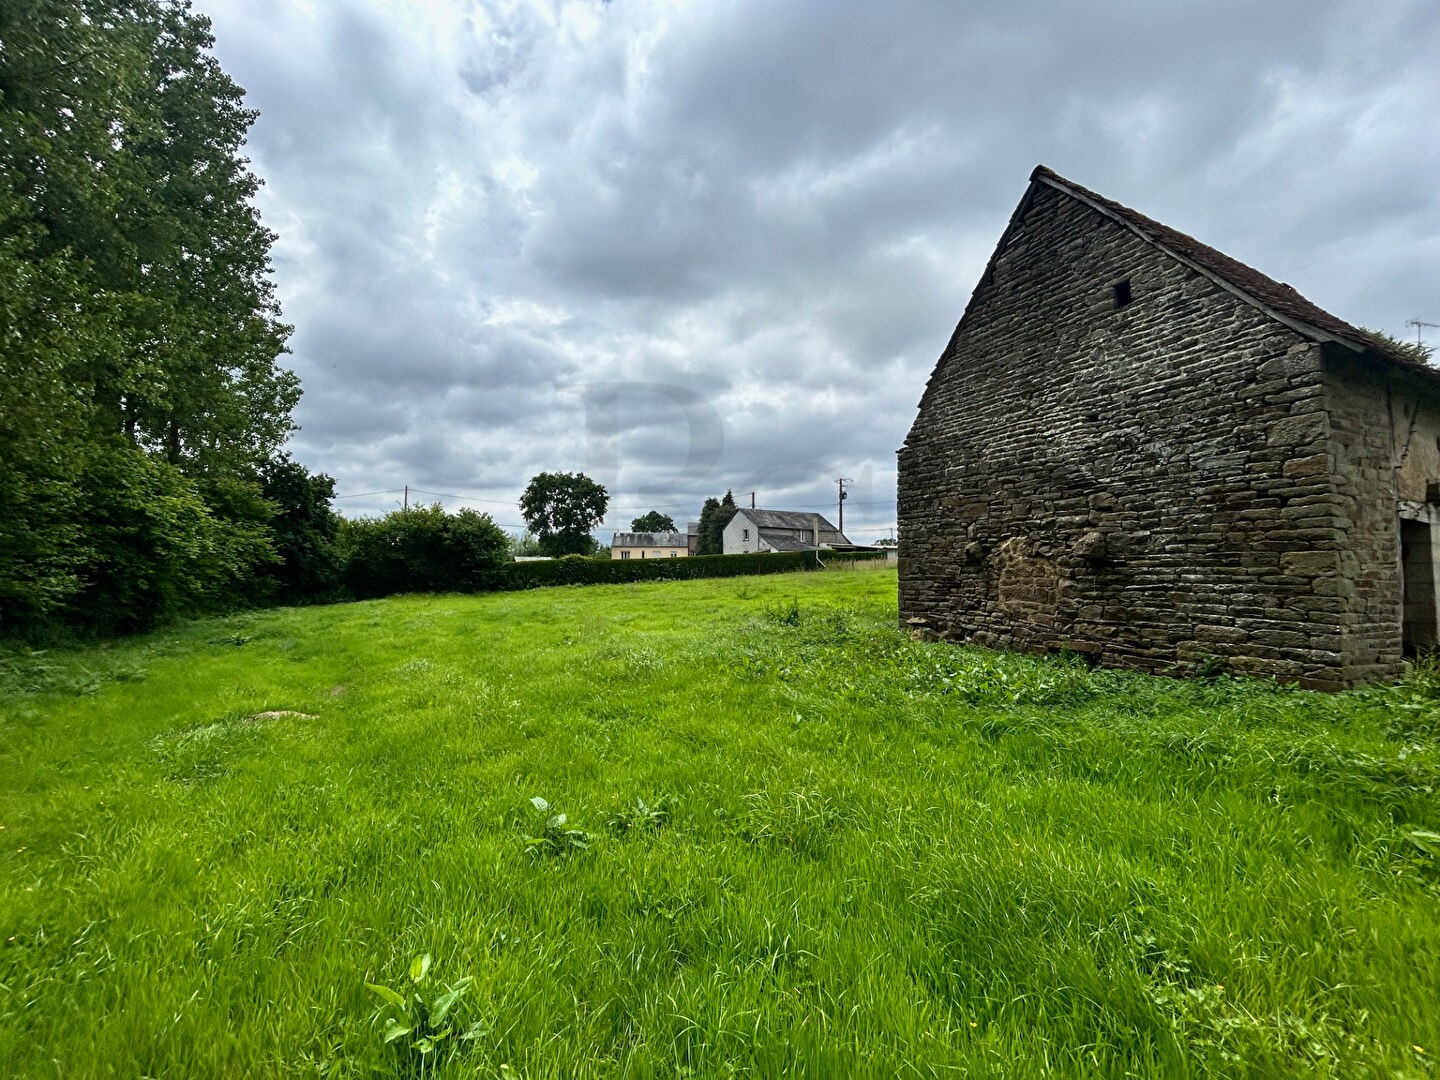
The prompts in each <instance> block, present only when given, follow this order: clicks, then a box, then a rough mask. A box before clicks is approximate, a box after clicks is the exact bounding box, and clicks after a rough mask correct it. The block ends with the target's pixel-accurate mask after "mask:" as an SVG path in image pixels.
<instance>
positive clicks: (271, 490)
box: [0, 0, 333, 632]
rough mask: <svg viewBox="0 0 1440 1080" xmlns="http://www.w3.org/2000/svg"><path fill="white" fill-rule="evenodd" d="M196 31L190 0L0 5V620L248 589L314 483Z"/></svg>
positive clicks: (136, 610) (217, 90)
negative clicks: (299, 450)
mask: <svg viewBox="0 0 1440 1080" xmlns="http://www.w3.org/2000/svg"><path fill="white" fill-rule="evenodd" d="M212 45H213V39H212V37H211V34H210V24H209V21H208V20H207V19H206V18H204V17H203V16H201V15H199V14H196V13H195V12H193V11H192V10H191V9H190V7H189V5H188V3H175V2H166V0H10V2H9V3H7V4H4V5H0V317H3V322H0V335H3V338H0V384H3V388H4V396H5V406H4V410H3V412H0V504H3V506H4V513H3V514H0V632H17V631H23V630H24V629H26V628H29V627H33V626H35V625H36V624H38V623H43V622H45V621H47V620H58V621H61V622H66V623H69V624H72V625H76V626H82V627H88V628H96V629H105V630H110V629H117V630H124V629H133V628H136V627H139V626H143V625H148V624H150V623H152V622H154V621H155V620H156V619H158V618H160V617H163V616H164V615H166V614H169V613H173V612H180V611H191V610H197V609H204V608H206V607H211V606H215V605H217V604H221V603H227V602H229V598H232V597H236V596H241V597H246V598H249V599H252V600H258V599H263V598H264V597H265V596H267V595H272V594H274V593H275V592H277V591H278V590H279V589H280V587H281V585H282V584H283V579H284V578H285V576H286V575H287V574H289V575H293V574H294V573H295V568H294V567H293V566H289V567H288V568H287V563H286V557H287V554H290V555H293V554H294V552H293V551H288V552H287V549H286V543H287V541H286V534H287V530H292V529H293V528H294V527H295V526H296V525H297V524H298V523H299V522H300V521H301V520H303V519H304V518H305V517H306V515H307V514H310V513H312V512H313V509H314V501H315V500H316V499H317V498H321V497H328V495H329V494H331V493H332V492H333V485H332V484H331V483H330V481H329V480H328V478H325V477H312V476H310V475H309V474H308V473H306V472H305V470H303V468H301V467H300V466H299V465H297V464H296V463H295V462H293V461H292V460H290V459H289V458H288V457H286V456H285V454H284V453H283V450H282V447H283V444H284V442H285V439H286V437H287V436H288V434H289V433H290V431H291V430H292V428H293V425H292V423H291V419H290V417H291V411H292V409H293V408H294V406H295V403H296V401H297V399H298V398H299V395H300V386H299V382H298V380H297V379H296V377H295V375H294V374H293V373H292V372H291V371H289V370H287V369H286V368H284V367H283V366H281V364H280V363H279V362H278V360H279V358H280V357H282V356H283V355H284V354H285V352H286V351H287V350H286V339H287V338H288V336H289V334H290V327H289V326H287V325H286V324H285V323H284V322H283V321H282V319H281V316H280V309H279V306H278V304H277V303H276V300H275V295H274V286H273V284H272V282H271V280H270V245H271V243H272V241H273V239H274V237H273V236H272V234H271V233H270V232H268V231H267V230H266V229H265V228H264V227H263V226H262V225H261V223H260V219H259V215H258V213H257V212H256V209H255V207H254V204H253V196H254V194H255V192H256V190H257V189H258V187H259V184H260V181H259V179H258V178H257V177H256V176H255V175H254V174H253V173H252V172H251V171H250V169H249V166H248V163H247V161H246V159H245V158H244V157H243V156H242V154H241V148H242V146H243V143H244V140H245V134H246V132H247V130H248V129H249V127H250V125H251V123H252V122H253V121H254V118H255V113H254V112H253V111H252V110H249V109H246V108H245V107H244V104H243V97H242V91H241V90H240V88H239V87H237V86H236V85H235V84H234V82H232V81H231V80H230V78H229V77H228V76H227V75H226V74H225V73H224V71H222V70H221V68H220V65H219V64H218V62H217V61H216V60H215V58H214V56H213V55H212V53H211V51H210V50H211V47H212ZM292 497H293V498H294V499H295V500H296V501H293V502H291V501H287V500H289V499H291V498H292ZM327 527H328V526H327Z"/></svg>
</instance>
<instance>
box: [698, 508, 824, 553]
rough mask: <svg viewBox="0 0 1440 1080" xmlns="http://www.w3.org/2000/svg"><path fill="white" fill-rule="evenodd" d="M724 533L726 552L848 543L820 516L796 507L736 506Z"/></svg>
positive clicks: (787, 549)
mask: <svg viewBox="0 0 1440 1080" xmlns="http://www.w3.org/2000/svg"><path fill="white" fill-rule="evenodd" d="M724 537H725V554H726V555H744V554H760V553H763V552H767V551H808V550H811V549H814V548H833V547H847V548H848V547H851V546H852V545H851V543H850V541H849V540H847V539H845V536H844V534H843V533H841V532H840V530H839V529H837V528H835V526H834V525H832V524H830V522H829V521H827V520H826V519H825V518H824V517H822V516H821V515H819V514H807V513H804V512H803V511H799V510H750V509H740V510H736V511H735V516H734V517H733V518H731V519H730V524H728V525H726V526H725V534H724Z"/></svg>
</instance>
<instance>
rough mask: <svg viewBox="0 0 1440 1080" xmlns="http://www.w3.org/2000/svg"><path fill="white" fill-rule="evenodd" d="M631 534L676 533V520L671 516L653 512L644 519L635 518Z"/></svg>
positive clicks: (631, 524) (656, 511) (631, 525)
mask: <svg viewBox="0 0 1440 1080" xmlns="http://www.w3.org/2000/svg"><path fill="white" fill-rule="evenodd" d="M630 531H631V532H674V531H675V519H674V518H672V517H671V516H670V515H669V514H662V513H660V511H659V510H651V511H650V512H649V513H648V514H645V515H644V516H643V517H638V518H635V519H634V520H632V521H631V522H630Z"/></svg>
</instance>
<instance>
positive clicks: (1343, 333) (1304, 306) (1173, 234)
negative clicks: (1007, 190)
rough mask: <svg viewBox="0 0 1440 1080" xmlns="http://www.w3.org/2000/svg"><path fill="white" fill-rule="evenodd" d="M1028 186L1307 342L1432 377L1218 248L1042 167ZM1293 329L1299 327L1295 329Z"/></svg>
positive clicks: (1401, 354) (1361, 330)
mask: <svg viewBox="0 0 1440 1080" xmlns="http://www.w3.org/2000/svg"><path fill="white" fill-rule="evenodd" d="M1030 182H1031V183H1032V184H1035V183H1043V184H1045V185H1047V186H1049V187H1053V188H1055V189H1057V190H1059V191H1062V192H1065V193H1066V194H1068V195H1070V196H1072V197H1074V198H1078V199H1080V200H1081V201H1082V202H1085V203H1088V204H1090V205H1091V206H1093V207H1094V208H1095V209H1097V210H1099V211H1100V212H1101V213H1105V214H1106V215H1107V216H1109V217H1111V218H1113V219H1116V220H1118V221H1119V222H1120V223H1121V224H1123V225H1125V226H1126V227H1128V228H1129V229H1130V230H1131V231H1132V232H1134V233H1135V234H1136V235H1138V236H1140V237H1141V238H1142V239H1144V240H1146V241H1148V242H1149V243H1151V244H1154V245H1155V246H1156V247H1159V248H1161V249H1162V250H1164V251H1166V252H1168V253H1169V254H1171V255H1172V256H1174V257H1176V258H1178V259H1180V260H1181V261H1182V262H1185V263H1188V264H1190V265H1191V266H1193V267H1195V268H1196V269H1198V270H1200V271H1201V272H1202V273H1204V274H1206V275H1207V276H1209V277H1211V278H1212V279H1216V280H1218V281H1219V283H1220V284H1222V285H1226V286H1228V287H1229V289H1230V291H1232V292H1235V293H1237V294H1238V295H1240V296H1241V298H1242V299H1245V300H1247V301H1249V302H1250V303H1251V304H1253V305H1254V306H1256V307H1258V308H1259V309H1260V310H1262V311H1264V312H1265V313H1266V314H1268V315H1270V316H1271V317H1272V318H1275V319H1277V320H1278V321H1280V322H1283V323H1285V324H1286V325H1289V326H1291V328H1292V329H1294V330H1297V331H1299V332H1301V333H1303V334H1305V336H1307V337H1312V338H1315V337H1318V338H1320V339H1322V340H1335V341H1338V342H1340V343H1341V344H1342V345H1346V346H1348V347H1350V348H1352V349H1355V350H1356V351H1368V352H1372V353H1377V354H1379V355H1381V356H1383V357H1384V358H1385V359H1387V360H1390V361H1393V362H1395V363H1398V364H1401V365H1403V366H1405V367H1407V368H1410V369H1418V370H1421V371H1425V372H1428V373H1429V374H1430V375H1431V376H1432V377H1433V376H1434V375H1435V374H1436V369H1434V368H1432V367H1430V366H1429V365H1428V364H1424V363H1422V362H1420V361H1419V360H1416V359H1415V358H1414V357H1412V356H1410V355H1409V354H1408V353H1405V352H1402V351H1401V350H1399V349H1396V348H1395V347H1394V346H1393V345H1392V344H1391V343H1390V342H1388V341H1385V340H1384V339H1383V338H1378V337H1376V336H1375V335H1374V334H1373V333H1371V332H1370V331H1368V330H1365V329H1364V328H1362V327H1358V326H1355V325H1353V324H1352V323H1348V322H1346V321H1345V320H1344V319H1341V318H1339V317H1338V316H1335V315H1332V314H1331V313H1330V312H1328V311H1326V310H1325V309H1324V308H1322V307H1320V305H1318V304H1316V303H1315V302H1314V301H1312V300H1310V299H1308V298H1307V297H1306V296H1304V295H1303V294H1302V293H1301V292H1300V291H1299V290H1298V289H1296V288H1295V287H1294V286H1293V285H1291V284H1289V283H1288V282H1283V281H1276V280H1275V279H1274V278H1272V277H1270V276H1269V275H1268V274H1266V273H1264V272H1262V271H1260V270H1256V269H1255V268H1254V267H1253V266H1250V265H1248V264H1247V263H1243V262H1241V261H1240V260H1239V259H1236V258H1234V257H1233V256H1230V255H1227V254H1225V253H1224V252H1223V251H1221V250H1220V249H1219V248H1215V247H1211V246H1210V245H1209V244H1206V243H1204V242H1203V241H1200V240H1197V239H1195V238H1194V237H1193V236H1191V235H1189V234H1188V233H1183V232H1181V231H1180V230H1179V229H1174V228H1171V227H1170V226H1169V225H1166V224H1164V223H1163V222H1160V221H1157V220H1155V219H1154V218H1152V217H1147V216H1146V215H1145V214H1142V213H1140V212H1139V211H1138V210H1132V209H1131V208H1130V207H1128V206H1125V205H1124V204H1123V203H1118V202H1116V201H1115V200H1113V199H1107V198H1106V197H1105V196H1104V195H1101V194H1099V193H1098V192H1095V191H1091V190H1090V189H1089V188H1087V187H1084V186H1082V185H1080V184H1077V183H1075V182H1074V181H1073V180H1069V179H1067V178H1065V177H1063V176H1061V175H1060V174H1059V173H1057V172H1055V170H1053V169H1050V168H1048V167H1046V166H1045V165H1036V166H1035V168H1034V170H1032V171H1031V173H1030ZM1295 323H1299V324H1300V325H1299V326H1295V325H1294V324H1295Z"/></svg>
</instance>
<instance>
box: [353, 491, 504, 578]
mask: <svg viewBox="0 0 1440 1080" xmlns="http://www.w3.org/2000/svg"><path fill="white" fill-rule="evenodd" d="M339 546H340V552H341V558H342V560H343V562H344V576H345V585H346V587H347V588H348V589H349V590H350V592H351V594H352V595H354V596H357V597H360V598H368V597H375V596H389V595H391V594H393V593H403V592H442V591H451V590H460V591H465V592H473V591H477V590H483V589H493V588H495V587H496V586H498V585H499V584H500V574H501V569H500V568H501V566H502V565H503V564H504V563H506V562H508V561H509V558H510V537H509V536H508V535H507V534H506V533H505V531H504V530H503V529H501V528H500V526H498V525H496V524H495V522H494V521H492V520H491V519H490V515H489V514H481V513H478V512H476V511H474V510H468V509H467V510H461V511H459V512H458V513H456V514H447V513H446V512H445V510H444V509H443V508H442V507H440V506H439V505H438V504H437V505H433V506H411V507H407V508H405V509H404V510H393V511H391V512H390V513H388V514H386V515H385V516H384V517H379V518H357V519H355V520H353V521H345V522H343V523H342V524H341V527H340V544H339Z"/></svg>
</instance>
